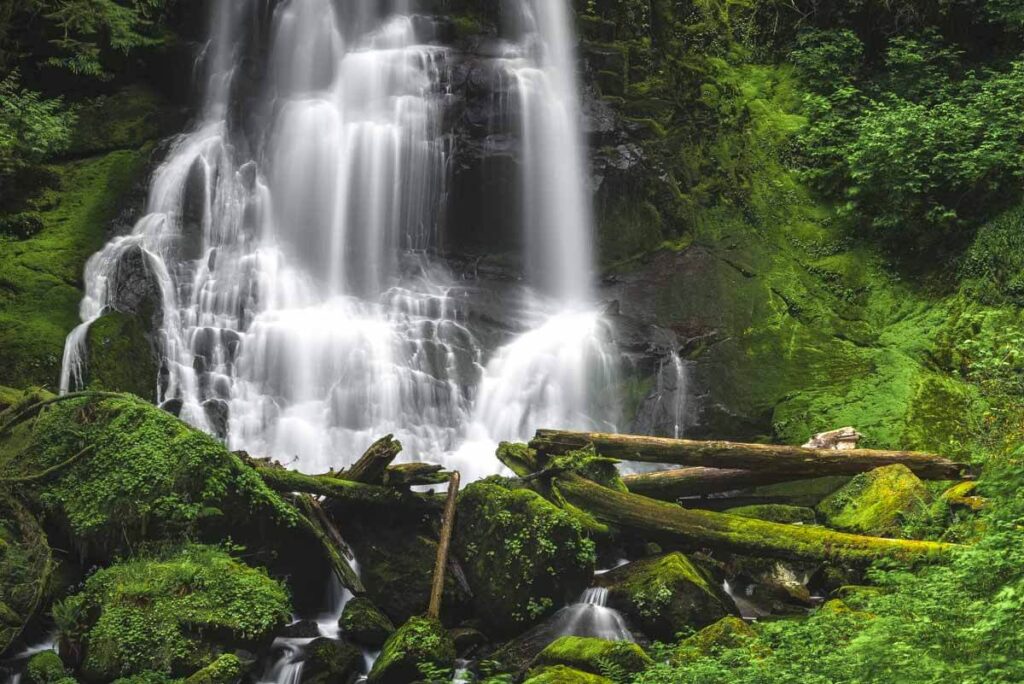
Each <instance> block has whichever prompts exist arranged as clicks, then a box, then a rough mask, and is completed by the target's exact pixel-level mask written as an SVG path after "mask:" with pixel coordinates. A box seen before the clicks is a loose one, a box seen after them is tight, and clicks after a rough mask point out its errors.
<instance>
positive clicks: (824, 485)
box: [744, 475, 851, 508]
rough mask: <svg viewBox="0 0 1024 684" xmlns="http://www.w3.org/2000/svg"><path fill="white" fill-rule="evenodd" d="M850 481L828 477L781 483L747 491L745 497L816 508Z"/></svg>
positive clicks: (848, 478) (843, 478) (844, 477)
mask: <svg viewBox="0 0 1024 684" xmlns="http://www.w3.org/2000/svg"><path fill="white" fill-rule="evenodd" d="M850 479H851V478H850V477H848V476H845V475H829V476H826V477H814V478H810V479H808V480H794V481H793V482H779V483H776V484H771V485H761V486H760V487H754V488H753V489H749V490H747V491H745V492H744V496H749V497H753V498H756V499H760V500H767V501H770V502H772V503H776V504H780V505H784V506H796V507H798V508H814V507H815V506H817V505H818V504H819V503H821V501H822V499H824V498H825V497H827V496H828V495H829V494H833V493H835V492H836V491H838V490H839V489H840V488H841V487H843V486H844V485H846V484H847V483H848V482H849V481H850Z"/></svg>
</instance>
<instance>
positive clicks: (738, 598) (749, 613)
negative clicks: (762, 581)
mask: <svg viewBox="0 0 1024 684" xmlns="http://www.w3.org/2000/svg"><path fill="white" fill-rule="evenodd" d="M748 588H749V589H752V588H753V585H750V586H749V587H748ZM722 589H723V590H724V591H725V593H726V594H728V595H729V598H731V599H732V602H733V603H735V604H736V610H738V611H739V612H740V617H742V618H743V619H744V620H757V619H758V618H763V617H765V616H767V615H771V612H770V611H768V610H765V609H764V608H761V607H759V606H758V605H756V604H755V603H754V602H753V601H751V600H750V598H749V597H747V596H744V595H743V594H742V593H741V592H739V591H737V590H736V588H735V587H733V586H732V584H731V583H730V582H729V580H725V581H724V582H723V583H722Z"/></svg>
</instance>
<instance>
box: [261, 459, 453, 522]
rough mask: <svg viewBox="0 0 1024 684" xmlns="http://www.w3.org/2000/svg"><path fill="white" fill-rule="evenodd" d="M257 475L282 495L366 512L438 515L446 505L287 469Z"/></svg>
mask: <svg viewBox="0 0 1024 684" xmlns="http://www.w3.org/2000/svg"><path fill="white" fill-rule="evenodd" d="M256 472H257V473H259V475H260V477H262V478H263V481H264V482H266V483H267V485H268V486H269V487H270V488H271V489H275V490H277V491H279V492H288V493H291V492H303V493H306V494H316V495H318V496H326V497H327V498H329V499H331V500H332V502H333V503H335V504H339V505H341V506H342V507H347V506H351V507H354V508H358V509H360V510H362V511H365V510H366V509H368V508H373V507H377V508H388V509H390V508H393V507H394V508H404V509H407V510H416V511H438V510H440V509H441V507H442V506H443V501H444V500H443V499H441V498H440V497H436V496H433V495H429V494H416V493H411V492H400V491H397V490H395V489H389V488H388V487H378V486H376V485H369V484H363V483H361V482H352V481H350V480H342V479H339V478H337V477H329V476H327V475H303V474H302V473H299V472H296V471H294V470H286V469H285V468H277V467H269V466H257V467H256Z"/></svg>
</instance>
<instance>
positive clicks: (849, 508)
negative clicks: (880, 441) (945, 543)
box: [817, 464, 931, 536]
mask: <svg viewBox="0 0 1024 684" xmlns="http://www.w3.org/2000/svg"><path fill="white" fill-rule="evenodd" d="M930 498H931V494H930V492H929V490H928V487H927V486H925V484H924V483H923V482H921V480H920V479H918V477H917V476H916V475H914V473H912V472H911V471H910V469H909V468H907V467H906V466H904V465H900V464H896V465H890V466H885V467H882V468H875V469H874V470H872V471H870V472H867V473H861V474H860V475H857V476H856V477H854V478H853V479H852V480H850V482H849V483H848V484H846V485H845V486H844V487H842V488H841V489H839V490H838V491H836V492H835V493H833V494H831V495H829V496H828V497H826V498H825V499H824V500H823V501H822V502H821V503H819V504H818V507H817V511H818V513H819V514H820V515H821V516H822V517H823V518H824V520H825V522H826V524H828V525H829V526H830V527H834V528H836V529H839V530H844V531H848V532H855V533H858V534H867V535H874V536H885V535H893V534H895V533H897V532H898V531H899V529H900V523H901V522H902V521H903V519H904V518H905V517H906V516H907V515H911V514H913V513H916V512H918V511H921V510H923V509H924V508H925V507H926V506H927V504H928V501H929V500H930Z"/></svg>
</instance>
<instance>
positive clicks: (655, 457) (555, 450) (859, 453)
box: [530, 430, 967, 480]
mask: <svg viewBox="0 0 1024 684" xmlns="http://www.w3.org/2000/svg"><path fill="white" fill-rule="evenodd" d="M589 444H593V445H594V448H595V449H596V450H597V452H598V453H599V454H601V455H602V456H609V457H612V458H618V459H622V460H624V461H642V462H646V463H675V464H678V465H686V466H700V467H705V468H729V469H740V470H754V471H762V472H764V471H767V472H770V473H772V474H773V475H788V476H792V478H791V479H799V478H801V477H818V476H821V475H855V474H857V473H862V472H866V471H869V470H874V469H875V468H880V467H882V466H887V465H893V464H894V463H900V464H903V465H905V466H906V467H908V468H909V469H910V470H912V471H913V472H914V473H916V474H917V476H918V477H920V478H924V479H932V480H959V479H961V478H962V477H963V476H964V475H965V471H966V469H967V466H965V465H963V464H960V463H955V462H954V461H951V460H949V459H947V458H944V457H942V456H937V455H935V454H923V453H917V452H912V451H878V450H874V449H849V450H842V451H836V450H832V449H805V448H803V447H794V446H786V445H775V444H741V443H738V442H712V441H707V442H702V441H694V440H689V439H668V438H665V437H642V436H637V435H613V434H606V433H599V432H566V431H561V430H538V431H537V434H536V436H535V437H534V439H533V441H531V442H530V446H531V447H532V448H534V449H536V450H537V452H538V453H541V454H543V455H545V456H553V455H559V454H564V453H567V452H569V451H574V450H576V449H582V448H584V447H586V446H587V445H589Z"/></svg>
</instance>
